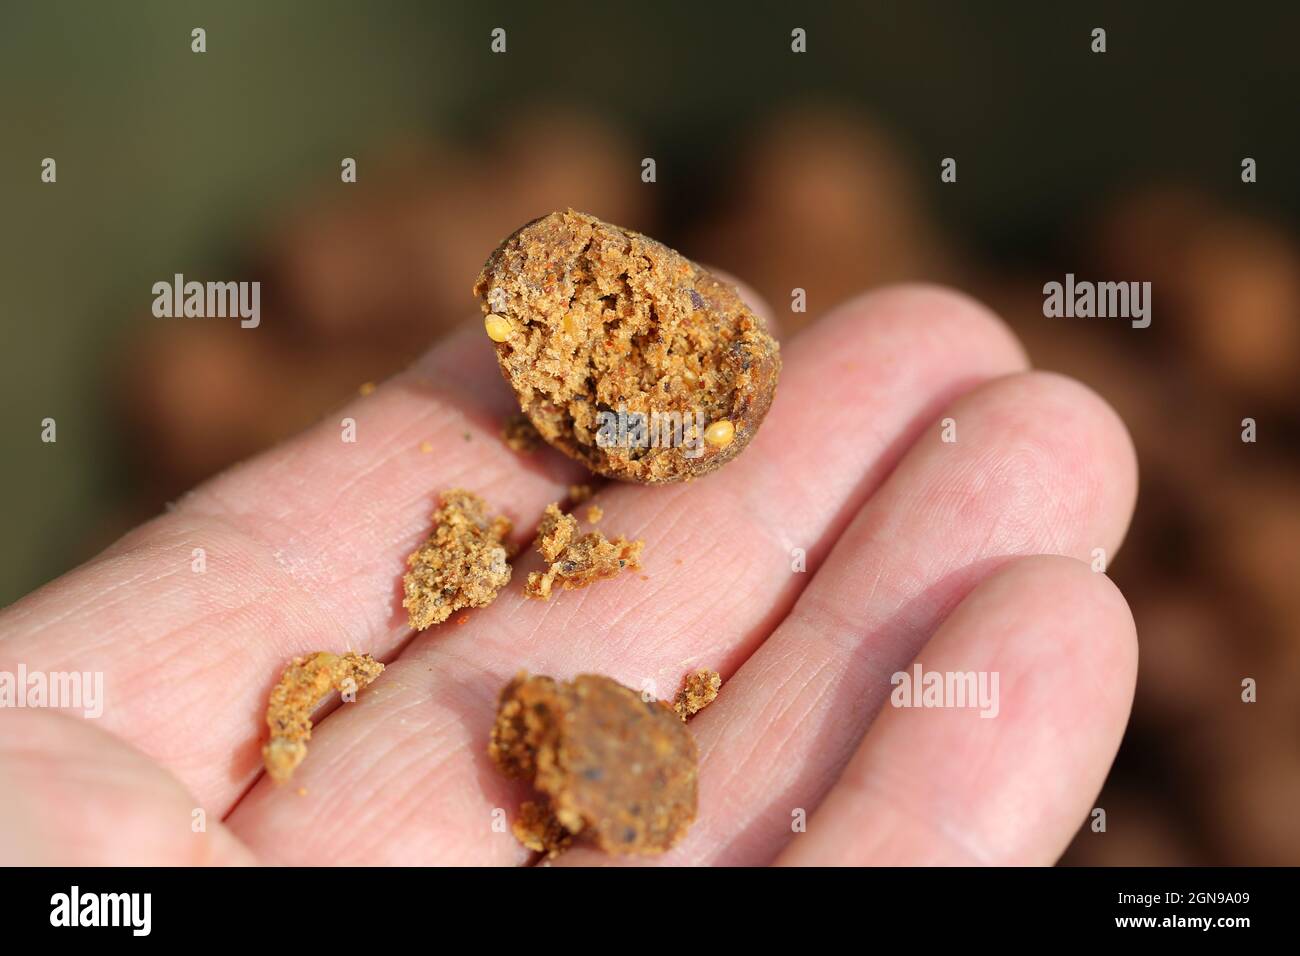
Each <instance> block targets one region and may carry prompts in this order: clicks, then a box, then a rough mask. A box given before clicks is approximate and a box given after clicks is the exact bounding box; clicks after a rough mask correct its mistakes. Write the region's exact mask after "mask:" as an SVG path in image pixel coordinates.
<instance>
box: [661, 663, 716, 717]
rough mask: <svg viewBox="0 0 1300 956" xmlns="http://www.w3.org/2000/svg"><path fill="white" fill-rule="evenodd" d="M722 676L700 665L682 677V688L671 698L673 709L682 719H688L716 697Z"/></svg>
mask: <svg viewBox="0 0 1300 956" xmlns="http://www.w3.org/2000/svg"><path fill="white" fill-rule="evenodd" d="M721 687H722V677H721V675H719V674H718V672H717V671H714V670H709V669H708V668H707V667H702V668H700V669H699V670H697V671H693V672H692V673H690V674H687V675H686V676H685V677H684V678H682V689H681V690H679V691H678V692H677V696H676V697H675V698H674V699H673V710H675V711H677V716H678V717H680V718H681V719H682V720H683V721H687V720H690V719H691V718H692V717H694V716H695V715H696V714H698V713H699V712H700V711H702V710H703V709H704V708H705V707H708V706H709V704H711V703H713V702H714V701H715V700H717V699H718V690H719V689H720V688H721Z"/></svg>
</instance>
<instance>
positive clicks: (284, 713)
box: [262, 651, 384, 783]
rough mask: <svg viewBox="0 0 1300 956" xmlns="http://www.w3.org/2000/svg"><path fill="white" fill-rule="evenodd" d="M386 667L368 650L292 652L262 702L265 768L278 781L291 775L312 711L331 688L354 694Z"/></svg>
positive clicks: (307, 733)
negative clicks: (297, 654) (289, 661)
mask: <svg viewBox="0 0 1300 956" xmlns="http://www.w3.org/2000/svg"><path fill="white" fill-rule="evenodd" d="M383 669H384V665H383V664H381V663H379V662H378V661H377V660H375V659H374V658H373V657H371V656H370V655H369V654H354V653H352V652H351V651H349V652H348V653H346V654H331V653H329V652H328V651H318V652H317V653H315V654H308V655H307V656H306V657H295V658H294V659H293V663H292V664H290V665H289V666H288V667H287V668H285V671H284V673H283V674H282V675H281V676H280V682H279V683H278V684H276V685H275V687H274V688H273V689H272V691H271V698H270V700H269V701H268V702H267V705H266V725H267V727H269V728H270V729H271V739H270V740H268V741H267V743H266V745H265V746H264V747H263V748H262V761H263V763H265V764H266V772H267V773H268V774H270V776H271V779H272V780H274V781H275V782H276V783H284V782H285V781H287V780H288V779H289V778H290V777H292V776H293V772H294V770H295V769H296V768H297V766H298V764H300V763H302V760H303V758H304V757H306V756H307V741H308V740H310V739H311V715H312V713H313V711H315V710H316V708H317V706H318V705H319V704H320V702H321V701H322V700H324V699H325V698H326V697H328V696H329V695H330V694H331V693H332V692H333V691H339V692H340V693H356V692H357V691H359V690H360V689H361V688H363V687H365V686H366V685H367V684H369V683H370V682H371V681H373V680H374V679H375V678H376V677H378V676H379V674H380V672H382V671H383Z"/></svg>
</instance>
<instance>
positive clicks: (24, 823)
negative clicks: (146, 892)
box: [0, 710, 254, 866]
mask: <svg viewBox="0 0 1300 956" xmlns="http://www.w3.org/2000/svg"><path fill="white" fill-rule="evenodd" d="M253 862H254V860H253V857H252V855H251V854H249V853H248V851H247V850H246V849H245V848H244V847H242V846H240V844H239V843H238V842H237V841H236V840H235V839H234V837H232V836H231V835H230V832H229V831H228V830H227V829H226V827H225V826H224V825H223V824H222V823H221V818H220V815H219V814H216V813H212V812H211V811H210V810H205V809H204V808H203V807H202V805H201V804H199V803H198V802H197V801H196V800H195V799H194V797H192V796H191V795H190V794H189V793H187V792H186V790H185V788H184V787H183V786H181V784H180V783H179V782H178V781H177V780H176V778H175V777H173V776H171V775H170V774H168V773H167V772H166V771H164V770H163V769H162V768H160V767H159V766H158V765H157V764H155V763H153V762H152V761H151V760H149V759H148V758H147V757H145V756H144V755H143V754H141V753H140V752H139V751H137V750H135V749H134V748H132V747H131V746H130V745H128V744H126V743H123V742H122V741H121V740H118V739H117V738H116V737H114V736H113V735H112V734H110V733H108V732H106V731H104V730H102V729H100V728H99V727H97V726H95V724H94V723H92V722H90V721H86V720H78V719H76V718H75V717H70V716H68V715H66V714H60V713H54V712H50V711H45V710H0V865H4V866H123V865H129V866H192V865H216V866H231V865H248V864H251V863H253Z"/></svg>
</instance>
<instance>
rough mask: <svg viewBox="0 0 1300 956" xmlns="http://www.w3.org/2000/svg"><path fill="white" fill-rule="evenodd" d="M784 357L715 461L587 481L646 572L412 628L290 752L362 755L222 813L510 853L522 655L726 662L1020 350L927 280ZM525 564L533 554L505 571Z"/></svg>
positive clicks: (447, 851)
mask: <svg viewBox="0 0 1300 956" xmlns="http://www.w3.org/2000/svg"><path fill="white" fill-rule="evenodd" d="M783 361H784V363H785V368H784V369H783V371H782V379H781V385H780V389H779V392H778V395H777V400H776V402H775V403H774V405H773V407H772V411H771V412H770V413H769V416H768V419H767V421H766V423H765V424H764V426H763V428H762V430H761V431H760V432H759V433H758V435H757V436H756V437H755V438H754V441H753V444H752V445H751V447H750V448H749V449H747V451H746V453H745V454H744V455H741V456H740V457H739V458H737V459H736V461H734V462H732V463H731V464H729V465H728V466H727V468H726V469H725V470H724V471H723V472H720V473H719V474H717V475H714V476H711V477H709V478H705V479H703V480H700V481H697V482H691V483H689V484H685V485H675V486H669V487H664V488H649V489H647V488H636V487H630V486H626V485H611V486H606V488H604V489H602V491H601V492H600V493H599V495H598V496H597V501H598V502H599V503H600V505H601V506H602V507H603V508H604V511H605V514H606V517H605V518H604V521H603V523H602V524H601V528H602V529H603V530H606V531H607V532H609V533H625V534H628V535H629V536H633V537H643V538H644V539H645V541H646V548H645V558H644V562H645V567H644V571H643V575H635V574H629V575H625V576H624V578H623V579H621V580H619V581H616V582H610V583H601V584H597V585H595V586H594V587H591V588H589V589H587V590H585V591H580V592H572V593H561V594H560V595H558V596H557V597H555V598H553V599H552V600H551V602H549V603H541V602H536V601H528V600H526V599H524V598H523V597H521V595H520V589H519V588H518V587H517V586H514V585H512V587H511V588H510V589H509V590H508V591H507V592H505V593H503V594H502V596H501V597H500V598H499V599H498V600H497V602H496V604H495V605H494V606H493V607H492V608H491V609H490V612H489V613H488V614H485V615H482V616H480V617H476V618H473V619H471V620H470V622H469V623H468V624H466V625H465V626H464V627H461V628H456V629H455V630H454V631H452V632H451V633H446V634H438V635H434V636H432V637H429V638H422V639H420V640H417V641H415V642H413V643H412V644H411V645H410V646H409V647H407V648H406V649H405V650H404V652H403V654H402V656H401V658H400V659H399V660H398V661H396V662H395V663H394V664H393V665H392V666H391V667H390V668H389V671H390V673H389V674H386V675H385V681H387V682H388V689H381V688H379V687H378V685H377V687H376V690H380V693H377V694H372V695H371V696H370V697H369V698H368V699H365V698H363V699H361V700H359V701H358V705H357V706H355V707H348V708H346V710H345V711H343V712H340V713H338V714H336V715H335V716H333V717H331V718H330V720H329V721H328V722H326V724H325V725H324V726H323V727H322V728H321V732H320V733H319V734H317V735H316V736H315V738H314V739H313V746H312V757H311V761H309V765H304V767H303V768H302V772H304V773H305V774H306V777H305V778H304V779H305V780H307V781H308V783H307V786H308V788H309V789H310V790H311V791H312V792H313V793H316V792H317V791H318V790H322V791H323V790H324V789H325V787H328V786H329V784H328V781H330V780H334V781H337V780H338V779H339V778H340V775H342V774H345V773H346V772H347V768H349V767H365V768H366V770H367V772H366V773H365V774H364V775H361V776H359V777H357V778H353V779H352V781H351V783H350V784H349V786H347V787H346V788H342V787H338V786H333V787H332V788H331V789H329V790H328V795H324V796H321V797H320V800H319V803H316V802H315V801H314V802H313V807H314V808H316V809H314V810H313V811H312V812H304V810H303V808H302V806H301V804H300V803H296V802H294V801H291V800H286V799H285V798H284V795H283V794H282V793H279V792H276V791H275V790H273V789H272V788H270V787H269V785H266V786H263V785H259V786H258V787H257V788H255V789H254V791H253V792H252V793H251V794H250V796H249V799H248V800H246V801H245V802H244V803H242V804H241V805H240V807H239V808H238V809H237V810H236V812H235V813H234V814H233V815H232V817H231V825H232V826H233V827H234V828H235V829H236V832H238V833H239V834H240V835H241V836H242V837H243V838H244V839H245V840H247V841H248V842H249V844H250V845H251V846H255V847H257V848H258V849H259V851H260V852H265V853H267V854H269V855H272V856H273V858H275V859H278V860H280V861H282V862H303V861H307V860H318V859H322V858H323V859H326V860H328V861H331V862H344V861H348V862H363V861H364V862H371V863H373V862H416V861H420V862H431V861H442V862H482V861H485V860H494V861H499V862H515V861H518V860H519V859H521V854H522V851H521V850H520V848H519V847H518V845H517V844H516V843H515V842H514V840H513V838H512V837H511V836H510V834H509V833H508V832H502V831H500V830H493V829H491V824H492V823H493V822H494V821H495V820H499V818H500V817H499V814H498V816H497V817H494V816H493V813H494V811H499V810H503V809H506V808H508V809H509V811H510V812H513V810H514V807H515V806H516V805H517V802H518V796H519V791H518V788H513V787H511V786H510V785H508V784H507V783H506V782H504V781H503V780H501V779H500V777H499V775H498V774H497V773H496V772H495V770H494V769H493V768H492V767H490V766H489V765H488V763H487V758H486V756H485V748H486V744H487V734H488V730H489V728H490V727H491V724H492V719H493V711H494V709H495V705H496V697H497V694H498V692H499V690H500V688H501V687H502V686H503V685H504V684H505V682H506V681H507V680H508V679H509V678H510V677H511V676H513V674H514V673H515V672H516V671H517V670H518V669H520V668H526V669H528V670H530V671H533V672H535V673H547V674H553V675H556V676H559V677H569V676H572V675H573V674H575V673H577V672H579V671H595V672H600V673H607V674H609V675H610V676H612V677H614V678H615V679H617V680H620V681H622V682H623V683H625V684H627V685H629V686H632V687H635V688H646V689H648V690H651V691H652V692H654V693H656V694H657V695H658V696H671V695H672V693H673V692H674V691H675V690H676V685H677V683H678V682H679V681H680V680H681V678H682V676H683V674H684V673H685V672H686V671H687V670H688V669H689V668H691V667H693V666H710V667H714V668H716V669H718V670H720V671H722V672H724V673H729V672H730V671H731V670H733V669H734V668H735V667H737V666H738V665H739V664H740V662H741V661H743V660H744V658H745V657H746V656H748V654H750V653H751V652H752V650H753V648H754V647H755V646H757V644H758V643H759V642H761V641H762V640H763V639H764V638H765V637H766V636H767V635H768V634H769V633H770V632H771V629H772V628H773V626H775V624H776V622H777V621H779V620H780V618H781V617H782V616H783V615H784V614H785V612H786V611H787V610H788V609H789V607H790V605H791V603H792V602H793V601H794V599H795V597H796V596H797V594H798V591H799V589H800V588H801V587H802V585H803V582H804V581H805V580H807V577H808V576H807V575H804V574H791V572H790V568H791V560H792V550H793V549H795V548H800V549H803V550H804V551H806V560H807V565H808V567H809V568H815V567H816V566H817V564H818V562H820V561H821V560H822V557H823V556H824V555H825V554H826V552H827V551H828V550H829V548H830V546H831V544H832V542H833V541H834V539H835V537H836V536H837V535H838V534H839V533H840V531H841V530H842V528H843V527H844V524H845V523H846V521H847V520H848V518H849V516H851V515H852V514H853V513H854V511H855V510H856V509H857V507H858V506H859V505H860V504H861V502H862V501H863V500H865V498H866V497H867V496H868V495H869V494H870V493H871V492H872V491H873V490H874V489H875V488H876V487H877V486H878V484H879V482H880V481H881V480H882V479H883V477H884V476H885V475H886V474H887V473H888V472H889V470H890V469H891V468H893V466H894V464H895V463H896V461H897V459H898V456H899V455H900V454H901V453H902V449H904V448H905V447H906V446H907V445H908V444H909V443H910V442H911V441H912V440H913V439H914V438H915V436H916V434H917V431H918V430H919V429H920V428H921V427H922V426H923V423H925V422H927V421H929V420H930V419H931V418H932V417H933V416H934V414H935V412H936V410H937V409H938V408H940V407H942V406H943V405H944V404H945V403H947V402H948V401H950V400H951V399H952V397H953V396H954V395H957V394H960V393H962V392H964V391H965V390H967V389H969V388H970V387H972V386H973V385H974V384H975V383H977V382H980V381H985V380H987V379H989V378H991V377H994V376H997V375H1001V374H1003V373H1004V372H1005V371H1007V370H1008V369H1011V368H1018V367H1021V365H1022V363H1023V354H1022V353H1021V352H1020V350H1019V347H1018V346H1017V345H1016V344H1015V343H1014V341H1013V340H1012V339H1011V337H1010V336H1009V334H1008V333H1007V332H1006V330H1005V328H1004V327H1003V326H1002V325H1001V323H1000V322H998V320H997V319H996V318H994V317H993V316H991V315H990V314H989V313H988V312H987V311H986V310H984V309H982V308H980V307H979V306H977V305H975V304H974V303H972V302H970V301H969V300H968V299H965V298H963V297H959V296H956V295H953V294H950V293H946V292H941V291H937V290H933V289H924V288H922V289H902V290H894V291H888V292H884V293H879V294H874V295H869V296H866V297H864V298H862V299H860V300H857V301H855V302H853V303H850V304H848V305H847V306H845V307H843V308H842V309H840V310H837V311H836V312H835V313H834V314H832V315H831V316H828V317H827V318H826V319H825V320H823V321H822V322H820V323H818V324H817V325H814V326H812V327H811V328H810V329H809V330H807V331H806V332H805V333H803V334H801V335H800V336H798V337H796V338H795V339H793V340H792V341H791V342H790V344H789V346H788V348H785V349H783ZM535 567H540V563H539V562H538V560H537V558H536V556H535V555H534V556H529V557H527V558H526V559H525V560H524V561H523V562H522V563H521V564H519V565H517V567H516V572H515V573H516V575H517V578H518V579H519V580H522V579H523V577H524V576H525V575H526V573H527V572H528V570H530V569H531V568H535ZM380 762H382V763H383V764H384V766H385V767H386V768H389V769H385V770H378V769H377V767H376V764H377V763H380ZM317 774H319V775H320V779H321V780H322V781H323V786H322V787H320V788H318V787H316V786H314V785H313V784H312V783H311V782H310V781H311V780H312V779H314V778H315V775H317ZM395 774H407V775H408V777H407V778H405V780H406V782H405V783H403V779H402V778H398V777H395V776H394V775H395ZM412 776H413V777H414V778H415V779H412ZM417 786H418V792H419V794H420V796H419V799H418V800H416V799H412V798H411V796H410V795H411V794H412V793H413V792H415V788H416V787H417ZM358 817H361V818H364V819H366V820H368V821H369V823H370V826H369V827H368V828H367V829H366V831H365V835H364V836H357V837H355V838H351V839H349V840H347V841H340V840H339V839H338V835H337V833H335V832H334V824H333V823H332V822H331V821H336V820H343V819H348V820H351V819H356V818H358ZM399 835H400V839H398V838H397V837H398V836H399Z"/></svg>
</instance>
